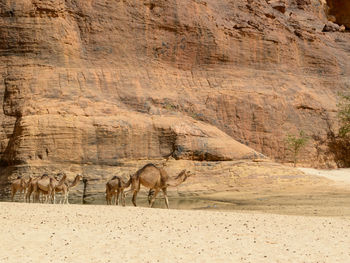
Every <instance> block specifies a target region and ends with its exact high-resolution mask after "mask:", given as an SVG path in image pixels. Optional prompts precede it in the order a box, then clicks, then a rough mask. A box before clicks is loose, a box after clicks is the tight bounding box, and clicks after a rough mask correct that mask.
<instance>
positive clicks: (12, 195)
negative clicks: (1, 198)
mask: <svg viewBox="0 0 350 263" xmlns="http://www.w3.org/2000/svg"><path fill="white" fill-rule="evenodd" d="M16 192H17V189H16V188H14V187H12V188H11V201H12V202H13V199H14V197H15V194H16Z"/></svg>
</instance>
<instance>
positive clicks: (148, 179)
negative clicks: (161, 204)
mask: <svg viewBox="0 0 350 263" xmlns="http://www.w3.org/2000/svg"><path fill="white" fill-rule="evenodd" d="M190 176H191V173H190V172H189V171H186V170H182V171H181V172H180V173H179V174H178V175H177V176H176V177H175V178H174V179H171V178H169V176H168V173H167V172H166V171H165V170H164V169H163V168H158V167H156V166H155V165H154V164H152V163H149V164H146V165H145V166H144V167H142V168H141V169H140V170H138V171H137V172H136V173H135V174H134V175H133V176H132V177H131V189H130V190H129V191H131V192H133V196H132V203H133V204H134V206H136V196H137V193H138V192H139V191H140V186H141V185H143V186H145V187H147V188H149V189H150V191H149V195H148V201H149V206H150V207H153V204H154V201H155V199H156V197H157V194H158V193H159V191H160V190H162V191H163V194H164V200H165V204H166V207H167V208H169V201H168V196H167V188H168V186H174V187H176V186H178V185H180V184H181V183H183V182H184V181H185V180H186V179H187V178H188V177H190Z"/></svg>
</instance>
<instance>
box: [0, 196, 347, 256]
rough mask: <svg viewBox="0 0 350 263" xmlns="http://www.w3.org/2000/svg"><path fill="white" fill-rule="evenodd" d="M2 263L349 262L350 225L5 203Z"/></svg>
mask: <svg viewBox="0 0 350 263" xmlns="http://www.w3.org/2000/svg"><path fill="white" fill-rule="evenodd" d="M0 226H1V227H0V239H1V240H0V241H1V243H0V262H1V263H3V262H350V218H345V217H342V218H340V217H339V218H324V217H304V216H283V215H273V214H259V213H237V212H211V211H181V210H165V209H148V208H134V207H112V206H82V205H43V204H21V203H0Z"/></svg>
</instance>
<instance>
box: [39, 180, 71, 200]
mask: <svg viewBox="0 0 350 263" xmlns="http://www.w3.org/2000/svg"><path fill="white" fill-rule="evenodd" d="M66 178H67V176H66V175H65V174H63V176H62V178H61V179H60V181H57V180H56V179H55V178H54V177H53V176H49V175H47V174H44V175H42V176H41V177H40V179H38V180H36V181H35V183H34V185H33V186H34V187H33V188H34V189H33V191H34V200H35V201H39V194H40V192H41V193H42V194H44V193H47V196H48V199H47V201H50V200H51V202H53V203H55V202H56V200H55V189H56V187H60V186H62V184H64V182H65V180H66Z"/></svg>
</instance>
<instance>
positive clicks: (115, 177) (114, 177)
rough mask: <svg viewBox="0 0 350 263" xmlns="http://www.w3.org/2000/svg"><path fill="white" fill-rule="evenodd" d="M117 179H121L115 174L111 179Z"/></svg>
mask: <svg viewBox="0 0 350 263" xmlns="http://www.w3.org/2000/svg"><path fill="white" fill-rule="evenodd" d="M115 179H119V176H117V175H115V176H113V177H112V179H111V180H115Z"/></svg>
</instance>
